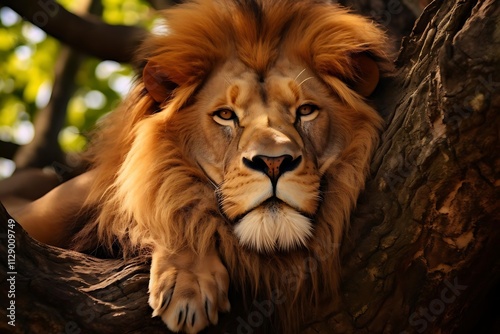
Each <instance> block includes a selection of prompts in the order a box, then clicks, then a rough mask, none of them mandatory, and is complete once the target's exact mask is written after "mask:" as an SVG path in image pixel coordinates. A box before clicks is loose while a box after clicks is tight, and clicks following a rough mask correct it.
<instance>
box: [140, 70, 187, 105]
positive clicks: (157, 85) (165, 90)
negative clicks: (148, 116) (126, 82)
mask: <svg viewBox="0 0 500 334" xmlns="http://www.w3.org/2000/svg"><path fill="white" fill-rule="evenodd" d="M142 80H143V82H144V86H145V87H146V90H147V91H148V93H149V95H151V97H152V98H153V99H154V100H155V101H156V102H158V103H163V102H165V101H168V100H169V99H170V98H171V97H172V94H173V91H174V89H175V88H177V86H178V85H177V84H176V83H175V82H173V81H172V80H170V79H169V77H168V75H167V73H166V72H165V70H164V69H163V68H162V67H161V66H160V65H159V64H157V63H155V62H152V61H149V62H148V63H147V64H146V66H145V67H144V70H143V71H142Z"/></svg>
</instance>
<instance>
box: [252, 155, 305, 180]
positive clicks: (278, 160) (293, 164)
mask: <svg viewBox="0 0 500 334" xmlns="http://www.w3.org/2000/svg"><path fill="white" fill-rule="evenodd" d="M301 160H302V156H299V157H297V158H295V159H294V158H293V157H292V156H291V155H289V154H285V155H281V156H279V157H268V156H265V155H256V156H254V157H253V158H252V159H251V160H250V159H247V158H243V163H244V164H245V165H246V166H247V167H249V168H251V169H254V170H256V171H259V172H263V173H264V174H266V175H267V176H268V177H269V178H270V179H271V181H272V182H273V184H276V182H277V181H278V178H279V177H280V176H281V175H283V173H286V172H289V171H292V170H294V169H295V168H297V167H298V165H299V164H300V161H301Z"/></svg>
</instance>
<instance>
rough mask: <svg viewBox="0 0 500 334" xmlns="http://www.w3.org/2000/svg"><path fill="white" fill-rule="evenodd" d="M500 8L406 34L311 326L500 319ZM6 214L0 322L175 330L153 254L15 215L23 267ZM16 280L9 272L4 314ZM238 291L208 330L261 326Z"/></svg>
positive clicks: (470, 10)
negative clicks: (118, 250)
mask: <svg viewBox="0 0 500 334" xmlns="http://www.w3.org/2000/svg"><path fill="white" fill-rule="evenodd" d="M499 18H500V3H498V2H497V1H494V0H485V1H472V0H470V1H467V0H462V1H444V2H434V3H433V4H431V5H430V6H429V7H428V8H427V9H426V10H425V11H424V13H423V15H422V17H421V18H420V19H419V21H418V22H417V23H416V26H415V29H414V32H413V33H412V34H411V36H410V37H409V38H407V39H406V40H405V41H404V43H403V44H404V45H403V48H402V52H401V53H400V55H399V57H398V60H397V65H398V67H399V70H398V73H397V74H396V76H395V78H394V80H390V81H389V82H386V83H385V84H384V85H383V86H382V87H381V89H380V91H379V92H378V93H377V102H378V103H379V104H380V105H381V107H382V112H383V114H384V115H386V118H387V128H386V130H385V131H384V133H383V135H382V143H381V146H380V147H379V149H378V151H377V152H376V154H375V157H374V161H373V163H372V177H371V179H370V180H369V181H368V184H367V189H366V191H365V193H364V194H363V195H362V197H361V198H360V200H359V205H358V208H357V209H356V211H355V213H354V215H353V218H352V222H351V230H350V232H349V237H348V238H347V239H346V241H345V242H344V244H343V245H342V259H343V260H342V263H343V266H342V267H343V282H344V283H343V286H342V292H343V296H342V297H343V298H342V300H337V301H333V302H332V305H330V307H327V308H326V309H325V312H324V314H321V315H318V317H317V319H311V323H310V324H309V325H308V326H307V328H305V330H304V332H306V333H332V332H336V333H353V332H356V333H401V332H404V333H413V332H418V333H423V332H427V333H435V332H441V333H452V332H453V333H470V332H472V330H473V329H474V332H478V333H487V332H494V330H495V329H496V331H497V332H498V330H499V329H500V324H499V323H498V321H499V320H498V317H495V314H494V313H493V310H494V309H496V308H493V307H492V306H493V305H496V303H497V300H498V297H500V296H499V295H500V293H499V292H500V291H499V288H498V286H499V283H500V262H499V260H498V259H499V258H500V247H498V244H499V243H500V229H499V228H498V223H500V192H499V186H500V155H499V151H500V150H499V147H498V143H499V138H498V137H499V129H500V118H499V117H497V115H496V113H497V110H498V109H499V107H500V94H498V93H499V90H500V66H499V60H500V48H499V47H498V44H499V43H500V35H499V32H498V31H499V30H498V29H499V28H498V27H499ZM5 215H6V213H5V212H3V213H2V217H1V219H0V220H1V221H2V224H1V225H0V229H1V230H0V234H1V236H2V241H1V246H0V253H1V254H2V257H3V258H4V260H2V262H1V266H2V272H10V271H15V272H17V274H12V275H10V274H8V277H10V276H15V293H16V297H15V303H16V304H15V305H16V327H10V326H9V325H8V324H7V321H5V320H2V321H0V331H2V332H4V331H8V332H15V333H26V332H29V333H47V332H51V333H60V332H69V333H80V332H81V333H92V332H99V333H104V332H116V333H139V332H140V333H156V332H166V329H165V326H164V325H163V324H162V323H161V322H160V321H159V320H158V319H151V318H150V312H151V311H150V309H149V307H148V306H147V282H148V271H149V268H148V263H147V261H146V260H145V259H139V258H136V259H129V260H101V259H95V258H92V257H89V256H86V255H82V254H78V253H74V252H70V251H65V250H61V249H56V248H52V247H47V246H45V245H40V244H38V243H37V242H36V241H33V240H31V239H30V238H29V237H28V236H27V235H26V234H25V233H24V232H22V230H21V228H20V226H19V225H15V227H14V231H15V234H16V239H15V241H16V243H15V245H16V248H15V250H16V262H15V268H13V269H12V268H9V267H8V263H7V262H6V258H7V251H8V242H7V239H5V238H6V237H8V234H9V233H10V232H8V231H7V229H8V228H9V227H8V225H7V218H6V216H5ZM11 288H12V285H11V284H10V283H9V282H8V281H7V280H6V279H2V280H1V281H0V294H1V295H2V300H3V301H4V302H3V304H2V307H1V311H0V314H1V318H3V319H7V320H9V319H8V318H7V317H6V316H7V315H8V314H9V312H10V311H8V310H7V306H8V305H6V304H5V300H6V299H5V298H4V297H3V296H6V295H7V294H8V291H9V290H11ZM233 297H236V298H232V305H233V307H234V308H233V312H232V313H231V314H230V315H227V316H224V317H223V318H222V319H221V324H220V326H219V327H218V328H213V327H212V328H210V329H209V330H208V331H207V332H209V333H210V332H211V333H221V332H224V331H225V332H230V333H233V332H238V327H239V328H240V329H242V327H241V321H239V320H238V314H240V315H241V318H240V319H242V320H243V321H246V323H247V325H248V324H249V323H250V320H251V319H249V318H248V315H246V314H244V313H241V312H242V310H241V309H240V308H239V307H238V305H239V304H238V299H237V296H233ZM10 300H11V299H9V301H10ZM9 301H7V302H9ZM6 312H7V314H5V313H6ZM257 319H258V318H257ZM254 320H255V319H254ZM248 326H250V325H248ZM248 329H250V331H249V330H248ZM240 332H242V333H245V332H246V333H251V332H253V333H256V332H259V328H258V326H250V327H246V330H245V329H243V331H240Z"/></svg>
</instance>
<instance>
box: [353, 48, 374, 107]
mask: <svg viewBox="0 0 500 334" xmlns="http://www.w3.org/2000/svg"><path fill="white" fill-rule="evenodd" d="M352 60H353V64H354V69H355V72H356V79H355V80H354V81H353V82H352V83H351V85H352V88H353V89H354V90H355V91H356V92H358V93H359V94H360V95H362V96H364V97H367V96H370V95H371V94H372V93H373V91H374V90H375V88H376V87H377V84H378V82H379V80H380V69H379V67H378V65H377V62H376V61H375V60H373V58H371V57H370V56H368V55H366V54H364V53H360V54H355V55H353V56H352Z"/></svg>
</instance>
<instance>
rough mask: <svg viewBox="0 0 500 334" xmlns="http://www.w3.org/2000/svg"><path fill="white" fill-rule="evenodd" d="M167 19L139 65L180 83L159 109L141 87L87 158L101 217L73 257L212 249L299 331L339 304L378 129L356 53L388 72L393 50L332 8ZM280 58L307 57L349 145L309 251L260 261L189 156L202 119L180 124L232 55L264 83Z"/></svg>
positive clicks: (188, 12)
mask: <svg viewBox="0 0 500 334" xmlns="http://www.w3.org/2000/svg"><path fill="white" fill-rule="evenodd" d="M164 15H165V20H166V23H167V29H168V34H152V35H151V36H149V38H148V39H147V40H146V41H145V43H144V46H143V48H142V49H141V51H140V52H139V53H138V59H139V60H140V61H142V62H143V65H144V64H145V63H146V62H148V61H154V62H155V63H158V64H161V65H162V67H163V68H164V69H165V72H166V73H168V78H169V80H171V81H172V82H173V83H175V87H174V89H173V91H172V96H171V98H170V99H169V100H168V101H166V102H165V103H158V102H156V101H155V100H154V99H152V98H151V96H150V95H149V94H148V92H147V90H146V88H145V85H144V82H143V81H142V78H141V77H139V78H138V79H137V80H136V82H135V84H134V87H133V88H132V90H131V92H130V93H129V95H128V97H127V98H126V100H125V101H124V102H123V103H122V105H121V106H120V107H119V108H118V110H116V111H115V112H113V113H111V114H110V115H109V116H108V117H106V119H105V120H104V121H103V122H102V123H101V124H100V125H99V129H98V131H97V132H96V133H97V134H96V136H95V137H94V139H93V141H92V145H91V146H90V148H89V150H88V152H87V156H88V158H89V161H90V163H91V166H92V168H94V169H96V170H97V171H98V173H97V178H96V179H95V182H94V185H93V188H92V191H91V194H90V196H89V197H88V199H87V202H86V203H87V207H91V208H92V209H93V212H94V216H93V219H92V220H91V222H90V223H88V224H87V225H85V227H83V229H82V230H81V231H80V232H79V233H78V235H77V237H76V238H75V248H77V249H84V248H86V249H89V248H93V247H96V246H98V245H104V246H106V247H108V248H109V249H112V248H113V246H114V245H116V244H118V245H119V246H120V248H121V250H122V251H123V252H124V253H125V254H131V253H135V252H138V251H141V250H146V251H147V250H148V249H151V248H153V247H154V246H155V245H161V246H162V247H165V248H166V249H168V250H169V251H171V252H177V251H179V250H181V249H184V248H189V249H192V250H193V251H195V252H197V253H203V252H204V251H205V250H206V249H207V248H208V247H209V245H210V243H213V242H215V243H217V247H218V251H219V253H220V256H221V258H222V261H223V262H224V263H225V265H226V266H227V269H228V271H229V275H230V278H231V282H232V286H233V288H235V289H236V291H237V292H238V293H240V294H243V295H244V296H245V297H246V298H247V299H252V298H257V300H271V298H272V297H273V296H274V297H275V299H279V302H276V303H275V305H274V310H275V311H274V312H273V313H274V314H273V317H274V316H276V317H277V318H276V321H275V322H274V323H275V324H277V325H276V326H278V327H279V328H280V330H282V331H286V332H288V331H296V330H297V327H296V326H297V325H298V324H300V323H303V322H305V321H306V319H307V317H308V316H309V315H310V314H311V312H313V310H315V308H314V307H313V306H318V305H320V304H321V303H322V302H324V301H329V300H331V299H332V298H334V296H335V295H336V289H337V286H338V283H339V261H338V247H339V245H340V242H341V240H342V237H343V235H344V232H345V230H346V227H347V224H348V221H349V215H350V211H351V209H352V208H353V206H354V205H355V202H356V199H357V197H358V194H359V192H360V190H361V189H362V188H363V186H364V182H365V177H366V174H367V171H368V165H369V160H370V156H371V154H372V151H373V149H374V147H375V145H376V144H377V137H378V131H379V129H380V127H381V118H380V117H379V116H378V115H377V113H376V112H375V111H374V110H373V108H372V107H370V106H369V105H368V104H367V103H366V102H365V101H364V100H363V98H361V97H360V96H359V95H358V94H356V93H355V92H354V91H353V90H351V89H350V88H349V85H348V83H349V82H351V81H353V80H355V79H356V75H357V73H356V67H355V64H354V62H353V60H352V55H354V54H360V53H366V54H368V55H369V56H370V57H372V58H373V59H375V60H376V61H378V63H379V67H380V68H381V69H382V70H384V69H385V68H386V67H387V64H386V61H385V59H386V57H387V56H386V51H385V50H386V48H387V47H386V45H387V41H386V40H385V38H384V34H383V33H381V30H380V29H379V28H378V27H376V26H375V25H374V24H373V23H372V22H370V21H369V20H367V19H364V18H362V17H359V16H356V15H352V14H350V13H349V12H348V11H346V10H344V9H340V8H338V7H336V6H332V5H330V4H327V3H326V2H323V1H291V0H290V1H287V0H282V1H264V0H262V1H260V0H258V1H251V0H237V1H229V0H217V1H202V0H197V1H193V2H190V3H187V4H184V5H183V6H179V7H177V8H173V9H171V10H168V11H166V12H165V14H164ZM283 53H285V54H293V55H294V56H295V57H297V58H298V59H301V61H302V62H303V63H304V65H305V66H308V67H309V68H310V69H312V70H313V71H314V72H315V73H316V74H317V75H318V76H319V77H320V78H321V79H322V80H323V81H324V82H325V84H326V85H328V86H329V87H331V89H332V91H333V92H335V94H337V95H338V96H339V97H340V98H341V100H342V101H343V104H344V105H345V112H344V113H341V115H340V117H341V118H340V123H341V124H340V126H341V128H342V130H343V131H342V133H341V134H340V135H342V136H343V138H345V142H346V143H347V145H346V147H344V149H343V151H342V153H341V155H340V157H339V158H338V159H337V160H336V161H335V162H334V163H333V164H332V165H331V166H330V167H329V169H328V170H327V171H325V173H324V176H323V185H322V193H323V194H324V200H323V202H322V203H321V204H320V208H319V209H318V212H317V214H316V215H315V217H314V235H313V237H312V238H311V241H310V242H309V244H308V248H307V249H296V250H293V251H290V252H286V253H283V252H277V253H275V254H259V253H256V252H254V251H251V250H248V249H245V248H243V247H241V245H240V244H239V243H238V240H237V238H236V237H235V235H234V233H233V231H232V225H231V223H230V222H228V221H226V219H225V218H224V217H223V215H222V214H221V213H220V211H219V207H218V203H217V198H216V195H215V193H214V188H213V187H212V186H211V185H210V182H209V180H208V179H207V177H206V176H205V174H204V173H203V172H202V171H201V170H200V168H199V167H198V166H197V165H196V163H195V162H194V161H191V160H190V158H189V157H188V154H186V153H187V152H189V149H190V144H191V140H190V138H193V136H198V134H197V132H198V131H199V128H198V127H197V118H196V117H191V116H190V115H191V114H189V115H187V114H186V116H185V117H181V116H182V114H183V109H184V108H186V106H189V105H190V103H191V99H192V98H193V96H195V94H196V92H197V90H198V89H199V88H200V87H201V86H202V85H203V83H204V80H205V79H206V78H207V76H208V75H210V74H211V73H212V72H213V71H215V70H216V69H217V66H219V65H220V64H222V63H224V61H225V60H226V59H228V58H229V57H232V56H234V55H237V57H239V59H240V60H241V61H242V62H243V63H244V64H245V65H246V66H248V67H249V68H251V69H253V70H254V71H255V72H257V73H259V74H262V75H265V73H266V72H267V71H268V70H269V69H270V68H272V66H273V64H274V62H275V61H276V59H277V58H278V57H280V55H282V54H283ZM350 110H356V111H357V112H356V113H352V112H350ZM259 298H260V299H259ZM273 300H274V299H273ZM316 311H317V309H316Z"/></svg>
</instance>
